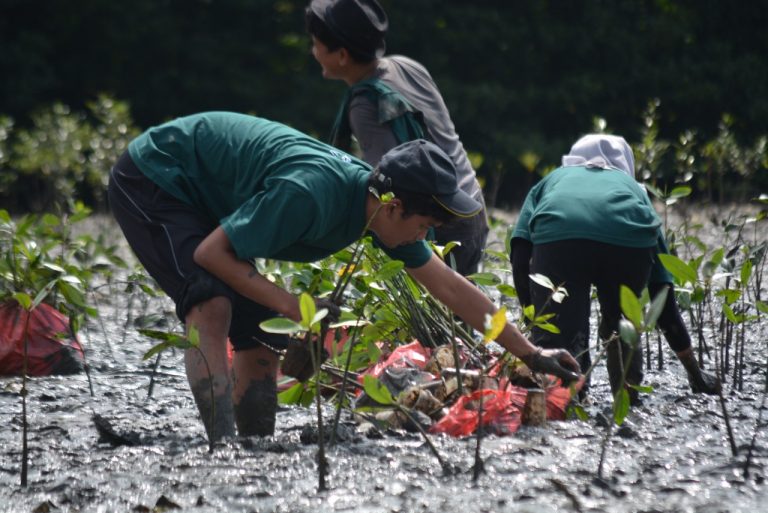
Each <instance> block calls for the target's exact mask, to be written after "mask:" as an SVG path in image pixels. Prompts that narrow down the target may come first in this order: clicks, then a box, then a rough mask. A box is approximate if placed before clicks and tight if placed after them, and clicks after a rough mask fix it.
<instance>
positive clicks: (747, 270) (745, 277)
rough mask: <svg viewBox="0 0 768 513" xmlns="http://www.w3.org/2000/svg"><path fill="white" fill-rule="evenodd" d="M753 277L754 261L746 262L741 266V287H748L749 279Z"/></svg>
mask: <svg viewBox="0 0 768 513" xmlns="http://www.w3.org/2000/svg"><path fill="white" fill-rule="evenodd" d="M750 276H752V260H746V261H745V262H744V263H743V264H742V265H741V286H742V287H746V286H747V283H749V278H750Z"/></svg>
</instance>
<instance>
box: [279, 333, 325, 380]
mask: <svg viewBox="0 0 768 513" xmlns="http://www.w3.org/2000/svg"><path fill="white" fill-rule="evenodd" d="M317 344H321V342H319V341H318V340H317V338H315V339H313V340H312V342H310V344H309V345H308V344H307V343H306V342H304V340H297V339H295V338H292V339H290V340H289V341H288V347H287V349H286V350H285V355H284V356H283V362H282V363H281V364H280V371H281V372H282V373H283V374H285V375H286V376H291V377H292V378H296V379H298V380H299V381H301V382H304V381H307V380H308V379H309V378H311V377H312V376H314V375H315V373H316V372H317V369H318V368H320V365H322V363H323V362H324V361H325V360H327V359H328V351H326V350H325V348H324V347H320V361H319V362H317V366H316V367H315V366H313V365H312V353H311V352H310V351H311V350H314V351H315V357H317V352H316V351H317V349H318V347H317ZM312 346H314V347H312Z"/></svg>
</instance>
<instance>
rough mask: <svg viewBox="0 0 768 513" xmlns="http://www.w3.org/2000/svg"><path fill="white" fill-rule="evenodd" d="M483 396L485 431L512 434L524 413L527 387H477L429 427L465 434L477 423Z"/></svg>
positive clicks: (472, 431)
mask: <svg viewBox="0 0 768 513" xmlns="http://www.w3.org/2000/svg"><path fill="white" fill-rule="evenodd" d="M481 395H482V396H483V430H484V431H485V433H493V434H497V435H509V434H512V433H514V432H515V431H517V429H518V428H519V427H520V422H521V414H522V411H523V406H525V396H526V395H527V392H526V391H525V389H524V388H518V387H509V388H507V389H506V390H489V389H483V390H475V391H474V392H472V393H471V394H469V395H464V396H462V397H460V398H459V399H458V401H456V402H455V403H454V404H453V406H451V408H450V410H448V413H447V414H446V415H445V417H443V418H442V419H440V421H439V422H437V423H436V424H434V425H433V426H432V427H431V428H430V432H431V433H445V434H448V435H451V436H466V435H470V434H472V433H474V432H475V430H476V429H477V425H478V418H477V417H478V415H477V411H478V406H479V404H480V396H481Z"/></svg>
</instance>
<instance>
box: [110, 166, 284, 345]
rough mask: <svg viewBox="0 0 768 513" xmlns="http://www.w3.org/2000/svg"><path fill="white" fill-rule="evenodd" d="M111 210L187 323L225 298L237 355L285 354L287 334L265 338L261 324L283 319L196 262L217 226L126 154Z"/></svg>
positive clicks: (116, 170) (114, 175)
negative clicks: (201, 307) (200, 308)
mask: <svg viewBox="0 0 768 513" xmlns="http://www.w3.org/2000/svg"><path fill="white" fill-rule="evenodd" d="M108 198H109V205H110V208H111V210H112V214H113V215H114V216H115V219H116V220H117V222H118V224H119V225H120V228H121V229H122V230H123V233H124V234H125V238H126V239H127V240H128V244H130V246H131V249H133V252H134V253H135V254H136V256H137V258H138V259H139V261H140V262H141V264H142V265H143V266H144V268H145V269H146V270H147V272H148V273H149V274H150V276H152V278H154V279H155V281H157V283H158V285H159V286H160V288H162V289H163V291H164V292H165V293H166V294H168V296H169V297H170V298H171V299H172V300H173V302H174V303H175V304H176V315H177V316H178V317H179V319H180V320H181V321H182V322H184V320H185V318H186V315H187V312H189V311H190V310H191V309H192V307H193V306H195V305H196V304H198V303H201V302H203V301H206V300H208V299H211V298H213V297H218V296H224V297H226V298H228V299H229V300H230V302H231V303H232V322H231V325H230V329H229V339H230V341H231V342H232V345H233V347H234V348H235V350H236V351H239V350H243V349H252V348H254V347H257V346H258V345H259V344H265V345H268V346H270V347H273V348H276V349H284V348H285V347H286V345H287V342H288V338H287V337H286V336H285V335H276V334H272V333H267V332H265V331H263V330H262V329H261V328H259V323H260V322H262V321H264V320H266V319H271V318H273V317H278V316H279V314H278V313H277V312H275V311H274V310H271V309H269V308H267V307H265V306H263V305H260V304H259V303H256V302H254V301H251V300H250V299H247V298H245V297H243V296H241V295H240V294H238V293H237V292H235V291H234V290H233V289H232V288H231V287H230V286H229V285H227V284H226V283H224V282H222V281H221V280H219V279H218V278H216V277H215V276H213V275H212V274H210V273H209V272H207V271H206V270H205V269H203V268H202V267H200V266H199V265H197V264H196V263H195V262H194V260H193V254H194V252H195V249H196V248H197V246H198V244H200V242H202V241H203V239H205V238H206V237H207V236H208V234H210V233H211V232H212V231H213V230H214V229H215V228H216V227H217V226H218V222H216V221H212V220H211V219H209V218H207V217H205V216H204V215H202V214H200V213H199V212H197V210H196V209H195V208H194V207H192V206H190V205H187V204H186V203H184V202H182V201H181V200H179V199H177V198H175V197H174V196H172V195H171V194H169V193H167V192H165V191H164V190H163V189H161V188H160V187H158V186H157V185H156V184H155V183H154V182H153V181H152V180H150V179H149V178H147V177H146V176H145V175H144V174H143V173H142V172H141V171H140V170H139V168H138V167H136V164H135V163H134V162H133V160H131V157H130V156H129V155H128V152H125V153H124V154H123V155H122V156H121V157H120V159H119V160H118V161H117V164H115V166H114V167H113V168H112V172H111V173H110V177H109V188H108Z"/></svg>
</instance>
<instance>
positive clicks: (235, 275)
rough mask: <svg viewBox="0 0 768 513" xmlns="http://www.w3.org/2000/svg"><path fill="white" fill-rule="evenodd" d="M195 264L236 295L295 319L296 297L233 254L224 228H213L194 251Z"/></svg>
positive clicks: (297, 306) (297, 312)
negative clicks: (228, 287) (227, 286)
mask: <svg viewBox="0 0 768 513" xmlns="http://www.w3.org/2000/svg"><path fill="white" fill-rule="evenodd" d="M194 259H195V263H197V264H198V265H199V266H200V267H202V268H203V269H205V270H206V271H208V272H209V273H211V274H212V275H214V276H216V277H217V278H219V279H220V280H221V281H223V282H224V283H226V284H227V285H229V286H230V287H232V289H233V290H234V291H235V292H237V293H238V294H240V295H242V296H245V297H247V298H248V299H251V300H252V301H255V302H257V303H259V304H260V305H264V306H266V307H267V308H270V309H272V310H274V311H276V312H278V313H279V314H281V315H284V316H286V317H289V318H291V319H293V320H296V321H298V320H299V319H300V318H301V314H300V311H299V303H298V299H297V298H296V297H295V296H293V295H292V294H290V293H288V292H287V291H286V290H284V289H282V288H280V287H278V286H277V285H275V284H274V283H272V282H270V281H269V280H267V279H266V278H265V277H264V276H262V275H261V274H259V273H258V272H257V271H256V269H255V268H254V267H253V265H251V264H250V263H249V262H247V261H244V260H240V259H239V258H238V257H237V255H236V254H235V252H234V250H233V248H232V246H231V245H230V243H229V239H228V238H227V236H226V234H225V233H224V231H223V230H222V229H221V228H220V227H219V228H217V229H216V230H214V231H213V232H212V233H211V234H210V235H209V236H208V237H207V238H206V239H205V240H203V242H201V243H200V245H199V246H198V247H197V249H196V250H195V254H194Z"/></svg>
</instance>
